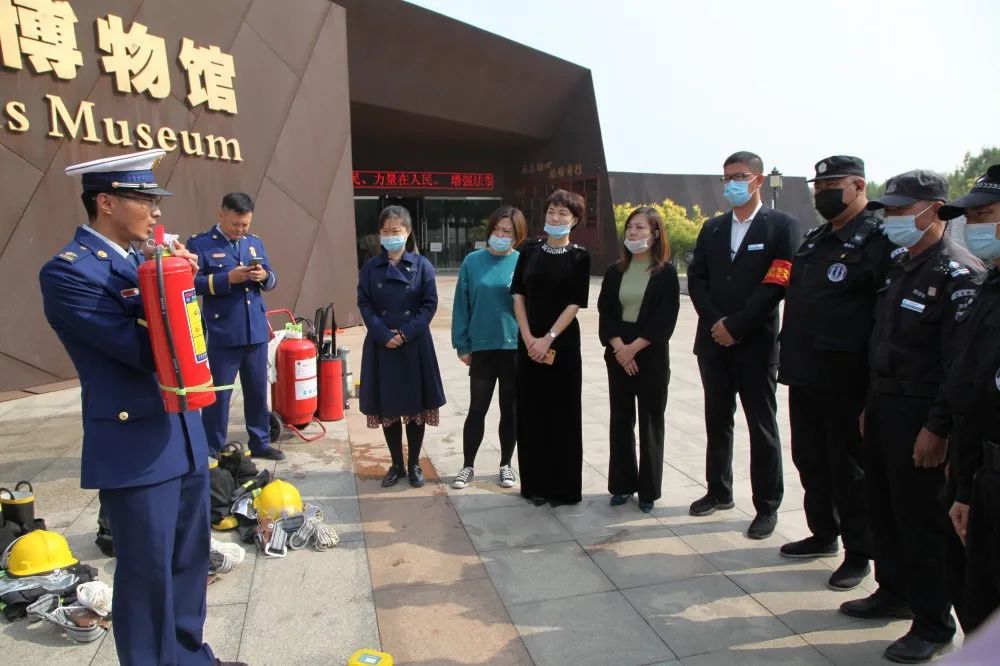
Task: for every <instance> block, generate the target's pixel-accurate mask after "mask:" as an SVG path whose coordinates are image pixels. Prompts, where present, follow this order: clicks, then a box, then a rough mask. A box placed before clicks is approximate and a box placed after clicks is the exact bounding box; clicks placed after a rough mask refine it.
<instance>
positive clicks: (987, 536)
mask: <svg viewBox="0 0 1000 666" xmlns="http://www.w3.org/2000/svg"><path fill="white" fill-rule="evenodd" d="M965 552H966V565H965V581H966V587H965V613H964V617H963V619H962V626H963V628H964V629H965V630H966V631H967V632H971V631H975V630H976V629H978V628H979V627H980V626H982V624H983V623H984V622H985V621H986V620H987V619H989V617H990V615H991V614H992V613H994V612H995V611H996V610H997V608H1000V471H990V470H987V469H982V470H980V471H979V473H978V474H977V475H976V480H975V482H974V483H973V486H972V500H971V503H970V504H969V531H968V535H967V536H966V538H965ZM966 625H967V626H966Z"/></svg>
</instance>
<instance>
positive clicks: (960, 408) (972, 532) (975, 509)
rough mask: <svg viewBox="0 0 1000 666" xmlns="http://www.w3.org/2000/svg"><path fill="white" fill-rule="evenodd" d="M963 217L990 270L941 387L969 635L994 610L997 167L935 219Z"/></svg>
mask: <svg viewBox="0 0 1000 666" xmlns="http://www.w3.org/2000/svg"><path fill="white" fill-rule="evenodd" d="M963 213H964V214H965V217H966V223H965V236H966V245H967V246H968V247H969V249H970V251H971V252H972V253H973V254H974V255H976V256H977V257H978V258H980V259H982V260H983V261H986V262H988V264H989V265H990V270H989V273H987V275H986V278H985V279H984V280H983V282H982V284H980V285H979V288H978V289H977V291H976V295H975V298H974V300H973V303H972V305H971V307H969V308H967V309H963V310H959V311H958V312H956V314H955V318H956V321H957V322H958V324H959V331H960V335H959V344H960V345H961V351H960V352H959V354H958V355H957V358H956V360H955V362H954V364H953V365H952V368H951V371H950V372H949V373H948V379H947V381H946V383H945V386H946V388H947V397H948V400H949V403H950V404H951V406H952V410H953V413H954V415H955V416H954V418H955V428H954V430H953V435H952V438H951V447H952V452H951V477H952V480H953V482H954V486H955V494H954V504H952V507H951V511H950V512H949V513H950V516H951V520H952V524H953V526H954V528H955V531H956V532H957V533H958V536H959V537H960V538H961V539H962V541H964V543H965V553H966V561H965V565H966V566H965V570H964V579H965V580H964V581H963V582H964V586H965V587H964V590H963V594H962V595H961V596H962V602H963V607H962V608H961V609H959V610H960V612H959V619H960V620H961V622H962V628H963V629H964V630H965V632H966V634H969V633H971V632H973V631H976V630H977V629H978V628H979V627H980V626H981V625H982V624H983V623H984V622H985V620H986V619H987V618H989V616H990V615H991V614H992V613H994V612H995V611H996V610H997V608H1000V539H998V535H1000V238H998V237H997V234H998V227H1000V224H998V223H1000V164H997V165H993V166H992V167H990V169H989V171H988V172H987V174H986V175H985V176H983V177H982V178H980V179H979V180H978V181H977V182H976V184H975V185H974V186H973V188H972V191H971V192H969V194H967V195H965V196H963V197H960V198H959V199H956V200H955V201H953V202H950V203H948V204H946V205H944V206H942V207H941V210H940V211H939V212H938V215H939V216H940V217H942V218H943V219H952V218H955V217H958V216H959V215H962V214H963Z"/></svg>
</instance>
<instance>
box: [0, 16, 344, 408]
mask: <svg viewBox="0 0 1000 666" xmlns="http://www.w3.org/2000/svg"><path fill="white" fill-rule="evenodd" d="M300 3H301V6H300ZM253 5H256V6H253ZM73 8H74V10H75V11H76V14H77V17H78V19H79V22H78V23H77V24H76V29H75V34H76V38H77V47H78V50H79V51H80V52H81V54H82V56H83V66H82V67H81V68H79V69H78V70H77V75H76V77H75V78H74V79H72V80H70V81H65V82H62V81H57V80H55V79H54V78H53V77H52V76H50V75H38V74H36V73H35V72H34V71H33V70H32V69H31V67H30V66H29V65H28V64H27V62H26V61H25V67H23V68H22V69H21V70H14V69H10V68H5V69H3V70H0V86H2V90H3V94H2V97H0V111H2V110H3V106H4V105H6V103H7V102H9V101H19V102H23V103H24V104H25V107H26V113H25V115H26V116H27V117H28V120H29V122H30V123H31V127H30V128H29V129H28V131H27V132H17V131H14V130H13V129H12V128H11V127H10V126H9V124H8V122H7V121H8V120H9V118H8V117H6V116H0V146H2V147H0V200H2V201H3V203H4V210H3V213H0V248H2V249H0V280H3V281H4V282H3V284H6V285H9V286H10V288H9V289H7V291H6V293H5V296H4V298H3V299H2V300H0V392H2V391H9V390H13V389H18V388H24V387H28V386H38V385H40V384H46V383H49V382H53V381H59V380H64V379H69V378H72V377H74V376H75V374H76V373H75V370H74V368H73V367H72V364H71V363H70V362H69V359H68V358H67V357H66V355H65V353H64V352H63V349H62V345H61V344H59V341H58V339H57V338H56V336H55V334H54V333H53V332H52V331H51V329H50V328H49V326H48V323H47V322H46V321H45V318H44V315H43V313H42V309H41V295H40V293H39V290H38V270H39V268H40V267H41V265H42V264H43V263H44V262H45V261H47V260H48V259H49V258H50V257H51V256H52V255H53V254H54V253H55V252H57V251H58V250H59V249H60V248H62V247H63V246H64V245H65V244H66V243H67V242H69V241H70V240H71V239H72V236H73V233H74V229H75V227H76V226H77V225H78V224H81V223H83V222H85V216H84V212H83V207H82V206H81V205H80V198H79V195H80V192H79V181H78V180H77V179H73V178H68V177H66V176H65V175H64V174H63V169H64V168H65V167H66V166H67V165H69V164H74V163H77V162H82V161H86V160H91V159H96V158H99V157H107V156H109V155H114V154H121V153H127V152H131V151H135V150H138V149H140V146H138V145H132V146H124V147H121V146H112V145H109V144H108V143H107V141H106V137H105V132H104V127H102V126H101V119H102V118H105V117H107V118H111V119H112V120H113V121H119V120H120V121H127V122H128V123H129V124H130V129H131V131H132V134H131V138H132V140H133V144H135V143H137V141H138V139H137V137H136V135H135V126H136V125H137V124H138V123H146V124H148V125H150V126H151V130H152V133H153V134H154V135H155V133H156V131H157V130H158V129H159V128H161V127H164V128H170V129H171V130H172V131H173V132H175V133H179V132H181V131H182V130H183V131H187V132H189V133H190V134H189V135H188V138H189V140H190V141H191V143H190V145H191V147H192V148H193V147H194V142H193V137H194V133H198V134H199V138H200V139H201V141H202V142H203V143H202V145H203V147H204V141H205V140H206V139H205V137H206V136H207V135H209V134H212V135H215V136H221V137H226V138H232V139H236V140H237V141H238V142H239V147H240V151H241V157H242V162H236V161H231V160H225V159H209V158H208V157H207V154H206V155H201V156H198V155H190V154H185V153H184V150H183V147H182V146H181V143H182V140H181V137H180V136H178V137H177V143H178V147H177V149H175V150H173V151H171V152H169V153H168V155H167V158H166V159H165V160H164V161H163V162H162V163H161V164H160V165H159V166H158V167H157V175H158V180H159V182H161V183H166V184H167V187H168V189H170V190H171V191H173V192H174V194H175V196H174V197H172V198H170V199H167V200H166V201H165V202H164V204H163V216H162V218H161V220H162V222H163V224H164V225H165V226H167V227H168V229H169V230H170V231H171V232H175V233H181V234H183V235H187V234H190V233H193V232H199V231H204V230H205V229H207V228H209V227H210V226H211V225H212V224H213V223H214V221H215V215H216V212H217V210H218V207H219V202H220V200H221V198H222V196H223V195H224V194H225V193H226V192H229V191H233V190H242V191H245V192H248V193H249V194H250V195H251V196H254V197H255V198H257V200H258V201H257V204H258V206H257V213H256V215H255V217H254V228H253V231H254V232H256V233H258V234H259V235H260V236H261V237H262V238H263V239H264V242H265V243H266V245H267V249H268V252H269V254H270V257H271V260H272V263H273V265H274V268H275V270H276V271H277V272H278V275H279V286H278V288H277V289H276V290H275V292H273V293H272V294H270V295H269V297H268V303H269V304H270V305H271V306H273V307H280V306H285V307H287V306H291V305H293V304H294V305H296V307H298V308H299V309H298V310H297V313H298V314H301V315H307V316H310V315H311V314H312V310H314V309H315V307H316V306H317V305H318V304H319V303H320V302H328V301H330V300H334V299H337V300H338V301H339V302H338V310H339V311H340V313H341V319H342V320H344V321H351V322H356V321H358V317H357V313H356V305H355V300H354V298H353V296H351V297H350V298H348V296H347V294H348V293H351V294H353V291H354V289H355V287H356V282H357V277H356V271H355V269H354V266H355V251H354V219H353V199H352V191H351V144H350V140H349V128H350V106H349V91H348V81H347V62H346V50H345V49H346V47H345V44H346V35H345V34H344V30H345V25H346V19H345V10H344V9H343V8H342V7H340V6H338V5H335V4H333V3H330V2H328V0H296V2H295V3H277V2H270V1H262V0H257V2H255V3H253V2H251V0H214V1H213V2H203V1H202V0H171V1H170V2H162V1H161V0H144V1H142V2H140V1H138V0H127V1H126V0H88V1H83V0H80V1H76V2H73ZM279 9H280V11H279ZM275 12H278V13H277V14H276V13H275ZM109 13H111V14H115V15H118V16H120V17H121V18H122V19H123V21H124V24H125V28H126V30H127V29H128V28H129V26H130V24H131V22H132V21H133V19H135V20H138V21H140V22H142V23H143V24H144V25H146V27H147V29H148V31H149V32H150V33H151V34H154V35H157V36H160V37H163V38H164V39H165V41H166V44H165V46H166V51H167V54H168V64H169V70H170V79H171V84H172V86H171V94H170V95H169V96H168V97H166V98H165V99H162V100H155V99H152V98H151V97H149V95H146V94H135V93H133V94H121V93H118V92H116V91H115V89H114V85H113V77H112V76H111V75H108V74H106V73H104V70H103V69H102V67H101V64H100V62H101V56H102V55H104V54H103V53H99V52H98V51H97V50H96V46H95V24H94V21H95V19H97V18H99V17H104V16H106V15H107V14H109ZM251 22H252V23H253V24H254V25H251V24H250V23H251ZM279 24H280V25H279ZM321 32H322V35H321ZM182 37H188V38H190V39H192V40H194V41H195V42H196V44H197V45H198V46H209V45H215V46H218V47H219V48H220V49H221V50H222V52H223V53H227V54H230V55H232V56H233V58H234V61H235V68H236V78H235V81H234V88H235V90H236V98H237V102H238V113H237V114H236V115H232V114H229V113H224V112H211V111H207V110H206V109H205V107H204V106H199V107H196V108H194V109H192V108H191V107H190V105H189V104H188V103H187V102H186V100H185V97H186V95H187V77H186V75H185V73H184V71H183V70H182V69H181V68H180V65H179V64H178V62H177V54H178V50H179V48H180V40H181V38H182ZM331 73H333V74H331ZM46 94H51V95H57V96H59V97H60V98H61V100H62V101H63V103H64V104H65V106H66V107H67V109H68V110H69V111H70V112H71V113H72V114H75V113H76V109H77V107H78V105H79V104H80V102H81V101H89V102H92V103H94V116H95V123H96V125H97V130H96V131H97V134H98V137H99V141H100V142H99V143H90V142H84V141H82V138H81V136H80V135H78V136H77V138H75V139H70V138H69V137H66V138H62V139H60V138H50V137H47V136H46V134H47V132H48V131H49V107H48V105H47V104H46V99H45V95H46ZM296 100H300V104H301V105H302V108H301V109H297V110H296V111H295V113H294V114H293V113H292V109H293V102H294V101H296ZM317 104H318V105H321V106H322V108H321V109H319V113H318V114H317V112H316V110H314V109H313V108H312V107H313V106H314V105H317ZM115 127H116V128H117V125H115ZM321 132H323V133H325V134H324V137H323V138H322V139H321V140H319V141H318V142H317V141H316V140H315V139H314V135H317V134H318V133H321ZM279 137H281V141H287V146H286V147H285V148H283V150H284V151H285V152H284V154H283V156H282V158H281V161H280V164H277V165H273V166H274V168H273V170H272V158H273V157H274V153H275V148H276V146H278V145H279V143H280V141H279ZM283 145H284V144H283ZM317 145H318V146H321V147H322V149H323V154H322V155H318V156H316V159H317V160H318V161H314V156H313V155H312V154H311V151H310V150H305V149H304V147H305V148H311V147H314V146H317ZM205 152H206V153H207V151H205ZM269 172H273V173H274V174H276V178H280V179H281V182H283V183H291V184H293V185H294V184H298V183H301V184H302V187H301V188H299V189H296V188H295V187H290V188H289V190H290V191H288V192H286V191H282V188H281V187H279V186H278V185H277V184H276V182H274V181H272V180H270V179H266V178H265V174H267V173H269ZM298 199H302V200H303V201H301V202H300V201H298ZM304 204H307V205H308V206H309V209H308V210H307V209H306V207H305V205H304ZM4 241H5V242H4ZM313 264H315V266H314V265H313ZM310 280H314V281H315V284H312V283H306V282H305V281H310ZM331 294H333V296H331Z"/></svg>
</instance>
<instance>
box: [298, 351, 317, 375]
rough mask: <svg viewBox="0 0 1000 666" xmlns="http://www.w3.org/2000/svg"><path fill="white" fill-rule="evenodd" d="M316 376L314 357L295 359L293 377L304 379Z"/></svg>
mask: <svg viewBox="0 0 1000 666" xmlns="http://www.w3.org/2000/svg"><path fill="white" fill-rule="evenodd" d="M315 376H316V357H315V356H310V357H309V358H300V359H299V360H297V361H295V378H296V379H306V378H307V377H315Z"/></svg>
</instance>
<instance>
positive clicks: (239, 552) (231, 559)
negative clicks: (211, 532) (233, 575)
mask: <svg viewBox="0 0 1000 666" xmlns="http://www.w3.org/2000/svg"><path fill="white" fill-rule="evenodd" d="M210 555H211V556H213V557H211V558H210V559H211V563H212V564H211V567H210V569H211V573H229V572H230V571H232V570H233V569H234V568H235V567H236V565H237V564H239V563H241V562H242V561H243V558H244V557H246V551H245V550H243V548H242V547H241V546H240V545H239V544H237V543H224V542H222V541H216V540H215V539H212V546H211V553H210Z"/></svg>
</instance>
